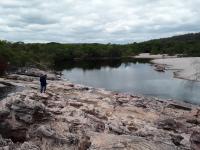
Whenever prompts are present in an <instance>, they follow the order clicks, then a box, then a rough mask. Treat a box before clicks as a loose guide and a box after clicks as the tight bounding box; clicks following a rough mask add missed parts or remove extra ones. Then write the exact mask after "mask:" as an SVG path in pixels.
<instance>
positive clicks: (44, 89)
mask: <svg viewBox="0 0 200 150" xmlns="http://www.w3.org/2000/svg"><path fill="white" fill-rule="evenodd" d="M40 92H41V93H45V92H46V85H41V87H40Z"/></svg>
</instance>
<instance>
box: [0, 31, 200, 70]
mask: <svg viewBox="0 0 200 150" xmlns="http://www.w3.org/2000/svg"><path fill="white" fill-rule="evenodd" d="M138 53H153V54H157V53H168V54H170V55H173V54H185V55H187V56H200V33H196V34H186V35H181V36H174V37H171V38H163V39H157V40H150V41H147V42H141V43H131V44H124V45H120V44H97V43H93V44H60V43H54V42H52V43H46V44H41V43H29V44H25V43H23V42H16V43H12V42H8V41H0V63H1V65H0V67H1V66H4V67H5V66H6V65H5V64H7V63H9V64H11V65H13V66H30V65H34V66H39V67H54V66H59V65H60V64H62V63H63V62H65V61H68V60H74V59H91V58H119V57H127V56H133V55H136V54H138ZM0 70H1V68H0Z"/></svg>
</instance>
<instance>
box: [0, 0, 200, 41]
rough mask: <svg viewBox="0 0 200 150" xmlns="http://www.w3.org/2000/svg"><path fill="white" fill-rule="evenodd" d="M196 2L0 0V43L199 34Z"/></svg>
mask: <svg viewBox="0 0 200 150" xmlns="http://www.w3.org/2000/svg"><path fill="white" fill-rule="evenodd" d="M199 6H200V0H184V1H183V0H0V39H1V40H9V41H24V42H51V41H54V42H65V43H83V42H87V43H91V42H98V43H109V42H110V43H130V42H135V41H136V42H138V41H145V40H149V39H153V38H160V37H168V36H172V35H177V34H184V33H189V32H199V31H200V9H199Z"/></svg>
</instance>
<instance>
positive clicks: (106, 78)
mask: <svg viewBox="0 0 200 150" xmlns="http://www.w3.org/2000/svg"><path fill="white" fill-rule="evenodd" d="M148 62H149V61H148V60H126V61H122V60H113V61H111V60H110V61H105V60H104V61H102V60H101V61H97V60H96V61H80V62H70V63H68V64H67V65H66V68H67V69H65V70H64V71H63V78H65V79H69V80H70V81H72V82H74V83H79V84H84V85H88V86H92V87H97V88H105V89H108V90H112V91H119V92H128V93H133V94H143V95H147V96H157V97H160V98H167V99H175V100H182V101H187V102H190V103H197V104H200V83H199V82H192V81H187V80H181V79H175V78H173V73H172V72H171V71H167V72H165V73H162V72H157V71H155V70H154V69H153V67H152V66H151V64H150V63H148Z"/></svg>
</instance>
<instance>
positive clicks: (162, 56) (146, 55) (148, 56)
mask: <svg viewBox="0 0 200 150" xmlns="http://www.w3.org/2000/svg"><path fill="white" fill-rule="evenodd" d="M177 57H178V55H174V56H170V55H168V54H157V55H152V54H150V53H141V54H139V55H136V56H133V58H140V59H166V58H177Z"/></svg>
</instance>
